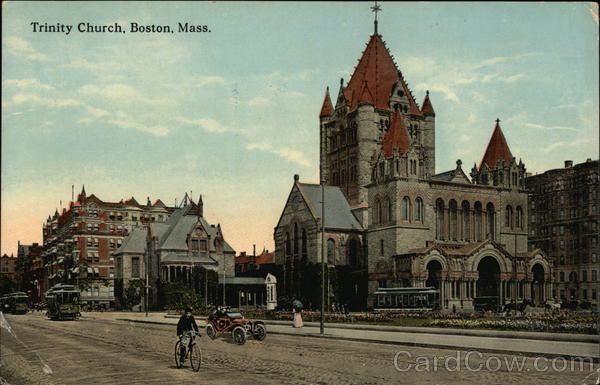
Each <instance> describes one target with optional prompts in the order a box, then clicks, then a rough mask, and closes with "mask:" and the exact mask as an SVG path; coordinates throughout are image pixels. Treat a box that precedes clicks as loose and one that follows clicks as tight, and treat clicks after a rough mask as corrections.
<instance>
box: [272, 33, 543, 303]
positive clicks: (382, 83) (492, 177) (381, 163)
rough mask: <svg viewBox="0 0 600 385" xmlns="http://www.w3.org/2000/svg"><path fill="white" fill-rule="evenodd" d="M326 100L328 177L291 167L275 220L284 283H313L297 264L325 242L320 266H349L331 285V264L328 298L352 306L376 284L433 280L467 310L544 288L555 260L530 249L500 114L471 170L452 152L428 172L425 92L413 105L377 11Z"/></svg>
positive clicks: (432, 118) (431, 123)
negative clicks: (452, 158)
mask: <svg viewBox="0 0 600 385" xmlns="http://www.w3.org/2000/svg"><path fill="white" fill-rule="evenodd" d="M431 98H433V96H432V97H431ZM334 100H335V104H334V103H333V102H332V99H331V96H330V93H329V89H328V88H327V90H326V91H325V97H324V100H323V104H322V107H321V110H320V113H319V134H320V178H321V182H322V183H324V185H325V187H324V188H322V187H321V186H320V185H319V184H318V183H315V184H313V183H305V182H304V181H301V180H300V177H299V176H295V177H294V181H293V185H292V189H291V192H290V195H289V197H288V200H287V202H286V204H285V207H284V209H283V212H282V214H281V217H280V219H279V222H278V223H277V226H276V227H275V231H274V238H275V261H276V263H277V264H279V265H281V266H282V269H283V272H284V273H283V275H284V279H283V282H280V285H281V286H283V287H281V288H280V290H282V291H283V292H284V293H287V294H288V295H290V296H296V297H300V298H302V297H303V296H304V292H305V291H306V290H308V289H309V288H308V286H310V285H307V283H306V281H302V276H303V274H304V273H305V272H304V271H303V269H304V268H305V266H307V265H308V264H310V263H313V264H315V263H320V262H321V258H322V256H321V255H322V251H323V250H324V252H325V253H326V256H325V258H326V262H327V266H328V269H327V270H328V271H331V269H335V268H337V269H345V270H344V271H346V272H347V274H345V275H344V279H343V282H341V283H340V282H337V284H336V285H333V284H332V282H330V279H329V277H330V275H329V274H328V276H327V277H328V278H327V281H328V284H327V287H328V289H327V293H328V295H327V303H328V304H329V305H331V303H332V302H333V303H335V302H336V301H337V302H343V303H346V304H348V303H349V304H350V305H349V307H350V308H351V310H359V309H365V308H373V307H376V304H375V303H374V296H373V293H374V292H375V291H377V289H379V288H391V287H435V288H437V289H438V290H439V293H440V306H441V307H442V310H445V311H452V310H455V311H470V310H472V309H473V299H474V298H477V297H497V298H498V300H499V302H500V303H508V302H510V301H511V300H512V301H516V302H520V301H523V300H524V299H528V300H531V301H533V302H534V303H538V304H539V303H542V302H543V301H545V300H546V299H549V298H550V296H551V281H552V274H551V264H550V263H549V261H548V259H547V258H546V257H545V255H544V254H543V252H542V251H541V250H539V249H538V250H528V249H527V231H528V230H527V223H528V222H527V220H526V218H527V193H526V191H525V186H524V179H525V177H526V170H525V165H524V164H523V162H521V160H519V161H517V159H516V158H515V157H514V156H513V154H512V153H511V151H510V148H509V146H508V144H507V141H506V139H505V137H504V134H503V132H502V129H501V127H500V121H499V120H496V121H495V125H494V124H493V122H491V124H490V131H489V133H490V134H491V138H490V141H489V144H488V145H487V148H485V149H483V148H482V149H481V151H482V157H481V161H480V162H479V164H475V165H474V166H473V168H472V169H471V170H470V172H469V171H467V172H468V174H467V173H466V172H465V170H463V165H462V162H461V161H460V160H457V161H456V164H455V165H452V166H451V169H449V170H445V171H443V172H439V170H436V169H435V154H436V148H435V145H436V143H435V136H436V113H435V110H434V107H433V103H432V100H431V99H430V95H429V92H427V93H426V94H425V95H424V98H423V99H422V103H421V104H419V103H417V101H416V100H417V99H416V98H415V95H414V94H413V92H412V91H411V90H410V89H409V88H408V86H407V82H406V81H405V79H404V77H403V75H402V72H401V71H400V69H399V68H398V66H397V65H396V63H395V62H394V59H393V57H392V56H391V54H390V52H389V51H388V49H387V47H386V45H385V42H384V41H383V39H382V36H381V35H380V34H378V33H377V21H375V33H374V34H373V35H371V36H370V38H369V41H368V43H367V46H366V48H365V50H364V52H363V53H362V56H361V58H360V59H359V62H358V64H357V66H356V68H355V70H354V73H353V74H352V76H351V78H350V80H349V81H348V82H347V83H345V82H344V80H343V79H342V80H341V81H340V86H339V90H338V92H337V96H336V98H335V99H334ZM490 120H491V119H490ZM442 129H443V128H442ZM484 132H485V131H484ZM457 144H458V143H457ZM449 168H450V167H449ZM323 198H324V202H325V203H324V213H323V205H322V201H323ZM321 226H324V233H325V234H324V237H322V234H321ZM322 242H325V243H326V245H325V247H323V243H322ZM331 277H332V280H333V276H331ZM340 280H341V279H338V281H340ZM349 281H350V282H349ZM311 285H312V286H318V287H320V284H319V282H312V283H311ZM340 288H343V289H344V291H345V293H346V294H343V295H342V298H341V299H340V294H339V293H336V290H338V291H339V290H341V289H340ZM348 293H350V294H348ZM344 296H345V298H344Z"/></svg>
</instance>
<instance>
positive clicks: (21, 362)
mask: <svg viewBox="0 0 600 385" xmlns="http://www.w3.org/2000/svg"><path fill="white" fill-rule="evenodd" d="M87 314H88V313H84V316H83V317H82V318H81V319H79V320H77V321H63V322H59V321H50V320H47V319H46V318H45V317H44V316H43V313H29V314H27V315H6V319H7V320H8V323H9V324H10V326H11V327H12V330H13V332H14V333H15V334H16V336H17V339H15V338H14V337H13V336H12V335H11V334H10V333H9V332H8V331H7V330H6V329H5V328H2V329H0V330H1V345H0V347H1V353H2V356H1V360H2V365H1V366H0V377H2V378H3V379H4V380H5V381H7V382H8V383H9V384H12V385H15V384H200V383H202V384H389V383H398V384H544V385H548V384H583V383H592V384H593V383H595V379H596V377H597V373H596V374H595V375H591V371H590V367H589V365H588V364H587V363H586V364H584V365H583V370H582V371H580V367H579V364H577V365H576V368H575V370H573V371H572V370H569V368H567V370H563V369H562V366H563V363H562V361H564V362H565V363H568V361H566V360H561V361H560V362H559V364H557V365H554V366H553V364H554V362H552V364H551V362H550V360H549V359H548V360H546V362H545V366H544V367H540V366H538V368H537V369H546V370H541V371H540V370H536V367H535V362H534V359H535V358H534V357H521V356H516V357H517V358H519V359H520V360H525V361H524V362H525V366H524V367H523V368H521V369H520V370H516V369H515V368H513V370H512V371H509V370H508V369H507V368H505V367H502V368H499V369H496V365H495V362H496V359H498V360H497V361H498V362H501V361H502V362H504V360H505V359H506V358H508V359H509V360H510V359H512V358H514V357H513V356H510V355H501V354H495V355H494V354H491V353H481V354H473V355H471V357H470V362H469V363H468V364H469V367H470V368H477V367H482V368H481V369H480V370H467V369H466V368H465V367H464V365H462V364H463V363H461V364H459V366H461V370H453V369H456V364H458V363H453V364H452V366H450V367H449V368H446V367H444V366H443V364H441V367H440V366H439V365H440V363H442V361H443V359H441V358H440V357H453V356H456V355H457V351H455V350H443V349H432V348H423V347H409V346H402V345H392V344H383V343H381V344H379V343H366V342H353V341H345V340H338V339H320V338H315V337H302V336H289V335H279V334H267V338H266V340H265V341H263V342H257V341H253V340H252V339H249V340H248V341H247V343H246V344H245V345H243V346H238V345H234V344H233V343H232V342H231V339H230V338H229V336H225V337H222V338H218V339H216V340H214V341H211V340H209V339H208V338H207V337H206V336H203V337H201V338H200V341H199V343H200V346H201V349H202V367H201V369H200V371H199V372H197V373H196V372H193V371H192V370H191V368H190V367H189V362H187V363H186V367H184V368H182V369H177V368H176V367H175V363H174V360H173V348H174V345H175V342H176V335H175V328H174V327H172V326H168V325H152V324H142V323H134V322H129V321H118V320H114V319H110V318H104V319H103V318H102V313H89V315H87ZM199 322H203V321H202V320H199ZM201 332H202V333H204V330H203V329H201ZM440 338H443V336H441V337H440ZM399 352H401V353H399ZM458 353H459V354H460V356H461V357H464V355H463V353H466V352H458ZM436 357H437V361H438V366H434V365H431V366H430V367H429V368H428V370H425V371H423V370H422V369H423V368H424V367H425V366H424V365H425V364H424V363H425V362H426V361H427V362H429V363H431V364H433V363H434V362H435V361H436V360H435V358H436ZM490 357H494V358H493V360H491V361H490ZM489 362H492V363H494V365H493V366H492V368H491V370H487V369H486V363H489ZM538 363H539V362H538ZM44 364H46V365H47V366H48V367H49V368H50V369H51V372H52V373H51V374H47V373H44V372H43V370H42V368H43V365H44ZM419 364H420V366H419ZM409 367H410V368H411V369H410V370H407V368H409ZM597 367H598V365H597V364H596V370H597ZM586 377H588V380H587V381H588V382H586V380H585V378H586ZM591 378H593V380H591V381H590V379H591ZM0 383H2V382H1V381H0Z"/></svg>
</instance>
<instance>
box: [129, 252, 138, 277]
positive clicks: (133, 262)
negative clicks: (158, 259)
mask: <svg viewBox="0 0 600 385" xmlns="http://www.w3.org/2000/svg"><path fill="white" fill-rule="evenodd" d="M131 277H133V278H139V277H140V258H139V257H132V258H131Z"/></svg>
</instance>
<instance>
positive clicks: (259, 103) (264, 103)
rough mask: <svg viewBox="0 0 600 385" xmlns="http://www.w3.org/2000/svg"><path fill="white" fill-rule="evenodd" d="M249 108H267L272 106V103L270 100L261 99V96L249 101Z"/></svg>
mask: <svg viewBox="0 0 600 385" xmlns="http://www.w3.org/2000/svg"><path fill="white" fill-rule="evenodd" d="M248 105H249V106H260V107H268V106H272V105H273V102H271V100H269V99H267V98H265V97H262V96H255V97H254V98H252V99H250V101H249V102H248Z"/></svg>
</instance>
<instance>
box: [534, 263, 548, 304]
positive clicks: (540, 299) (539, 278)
mask: <svg viewBox="0 0 600 385" xmlns="http://www.w3.org/2000/svg"><path fill="white" fill-rule="evenodd" d="M531 272H532V273H533V280H532V282H531V300H532V301H533V303H534V304H535V305H537V306H540V305H542V304H543V303H544V300H545V298H544V267H543V266H542V264H541V263H536V264H535V265H533V268H532V269H531Z"/></svg>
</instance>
